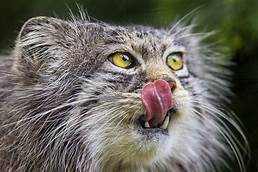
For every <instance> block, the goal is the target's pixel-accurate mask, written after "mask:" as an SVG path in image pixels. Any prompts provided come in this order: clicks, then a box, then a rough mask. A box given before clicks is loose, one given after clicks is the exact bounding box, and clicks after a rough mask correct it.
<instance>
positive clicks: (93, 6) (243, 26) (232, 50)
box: [0, 0, 258, 172]
mask: <svg viewBox="0 0 258 172" xmlns="http://www.w3.org/2000/svg"><path fill="white" fill-rule="evenodd" d="M76 4H79V5H81V6H82V7H83V8H84V9H86V10H87V12H88V14H89V15H90V16H91V17H94V18H96V19H98V20H102V21H105V22H111V23H115V24H144V25H152V26H155V27H161V26H168V25H169V24H171V23H172V22H173V21H175V20H177V19H180V18H181V17H183V16H185V15H186V14H188V13H189V12H191V11H192V10H194V9H196V10H194V12H192V13H191V15H190V17H189V18H193V17H194V18H196V19H197V21H198V23H199V27H198V28H197V30H198V29H200V30H204V31H211V30H216V31H217V35H216V36H215V37H213V38H211V41H215V42H216V43H217V44H219V45H220V46H221V47H223V51H224V52H223V53H225V54H227V57H226V58H230V60H231V61H233V62H234V63H235V65H234V66H232V67H231V68H232V70H233V72H234V75H233V78H232V80H233V86H232V89H233V91H234V93H235V96H234V97H232V103H231V105H230V108H231V109H233V111H234V112H235V113H236V114H237V116H238V117H239V118H240V119H241V120H242V121H243V124H244V126H245V129H246V132H247V137H248V141H249V143H250V145H251V157H252V158H251V160H250V161H249V162H248V172H257V171H258V168H257V166H258V159H257V157H258V0H77V1H75V0H73V1H69V0H66V1H65V0H1V2H0V53H2V54H5V53H8V52H9V51H10V50H11V49H12V47H13V46H14V40H15V37H16V36H17V34H18V32H19V29H20V28H21V26H22V24H23V23H24V22H25V21H26V20H27V19H28V18H30V17H33V16H39V15H44V16H59V17H62V18H66V17H69V9H68V8H70V9H71V10H72V11H74V12H76V11H78V10H77V9H78V8H77V5H76ZM236 167H237V165H236Z"/></svg>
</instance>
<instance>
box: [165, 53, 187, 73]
mask: <svg viewBox="0 0 258 172" xmlns="http://www.w3.org/2000/svg"><path fill="white" fill-rule="evenodd" d="M167 65H168V66H169V67H170V68H171V69H173V70H180V69H182V68H183V66H184V61H183V53H181V52H175V53H171V54H170V55H169V56H168V57H167Z"/></svg>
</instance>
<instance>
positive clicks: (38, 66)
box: [13, 17, 72, 77]
mask: <svg viewBox="0 0 258 172" xmlns="http://www.w3.org/2000/svg"><path fill="white" fill-rule="evenodd" d="M71 32H72V28H71V26H70V25H69V23H68V22H66V21H64V20H61V19H57V18H52V17H34V18H31V19H29V20H28V21H27V22H25V24H24V25H23V26H22V29H21V30H20V32H19V35H18V37H17V40H16V45H15V49H14V53H13V55H14V56H15V58H16V62H15V65H14V70H15V71H17V72H18V73H19V75H22V76H24V77H26V76H29V77H33V76H36V74H37V73H39V72H40V70H44V68H45V66H47V63H49V61H50V60H52V61H53V59H55V58H57V57H62V56H61V55H60V54H57V53H58V52H64V51H63V50H64V49H65V48H67V47H68V45H67V44H68V43H69V41H67V37H65V35H67V33H71Z"/></svg>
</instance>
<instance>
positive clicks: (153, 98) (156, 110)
mask: <svg viewBox="0 0 258 172" xmlns="http://www.w3.org/2000/svg"><path fill="white" fill-rule="evenodd" d="M141 98H142V102H143V105H144V107H145V109H146V117H147V121H148V122H151V124H152V125H154V126H157V125H158V124H160V123H162V122H163V121H164V119H165V116H166V114H167V112H168V111H169V110H170V109H171V108H172V107H173V100H172V93H171V88H170V86H169V84H168V83H167V82H166V81H164V80H162V79H160V80H156V81H154V82H150V83H147V84H146V85H145V86H144V87H143V89H142V95H141Z"/></svg>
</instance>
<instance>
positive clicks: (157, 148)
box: [79, 80, 200, 171]
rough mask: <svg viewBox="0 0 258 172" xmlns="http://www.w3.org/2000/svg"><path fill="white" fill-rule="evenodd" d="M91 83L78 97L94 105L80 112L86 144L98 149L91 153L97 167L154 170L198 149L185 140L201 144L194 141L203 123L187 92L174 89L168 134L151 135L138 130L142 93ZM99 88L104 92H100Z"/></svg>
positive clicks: (141, 112)
mask: <svg viewBox="0 0 258 172" xmlns="http://www.w3.org/2000/svg"><path fill="white" fill-rule="evenodd" d="M91 83H94V86H93V85H91V84H90V83H85V85H84V86H83V88H84V89H83V93H82V94H81V95H80V97H79V99H80V101H85V100H89V101H91V105H92V108H89V106H85V107H87V110H85V113H83V112H81V113H82V116H83V120H82V121H83V122H82V124H81V125H82V126H81V128H82V132H83V135H84V139H85V140H84V143H85V144H87V146H88V147H89V149H92V150H97V151H94V152H90V153H91V155H90V157H92V159H95V160H97V163H96V166H97V168H102V169H105V170H107V171H108V169H109V168H110V170H111V169H116V168H121V167H124V168H133V167H135V168H136V167H137V168H140V167H142V168H143V169H146V168H150V169H155V166H159V165H161V164H164V165H165V164H168V163H167V162H168V161H169V162H171V163H173V160H174V159H177V158H180V157H181V158H182V159H183V158H184V157H183V156H186V155H188V154H190V153H191V151H195V150H189V149H188V148H187V145H184V143H187V144H190V145H191V146H190V148H191V149H196V147H194V146H193V144H196V146H197V145H199V146H200V144H199V143H195V142H196V141H195V142H194V140H195V138H194V137H195V135H196V133H195V132H196V130H195V128H198V127H199V128H200V126H199V124H198V120H196V118H195V117H194V116H192V114H191V111H192V106H191V101H190V96H189V93H188V91H186V90H183V89H180V90H176V91H175V92H174V99H175V104H176V106H177V109H178V111H177V113H176V114H174V116H173V118H172V120H171V121H170V125H169V135H168V136H167V135H163V134H158V135H155V137H153V138H148V136H146V135H142V134H140V133H139V131H138V128H139V127H140V126H139V124H138V118H139V117H140V115H141V114H143V113H144V109H143V107H142V104H141V100H140V94H139V93H122V92H119V91H115V90H114V88H112V85H110V84H107V83H106V84H104V83H101V80H99V82H98V81H96V80H95V81H94V82H92V81H91ZM96 83H97V84H96ZM98 90H102V92H105V93H104V94H101V95H97V94H96V92H97V91H98ZM103 90H105V91H103ZM100 100H101V101H100ZM166 166H168V165H166ZM94 168H96V167H94ZM111 171H112V170H111Z"/></svg>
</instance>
